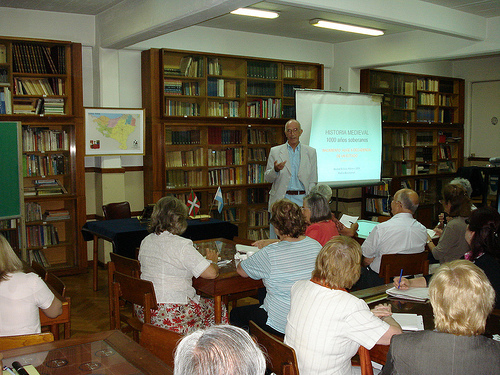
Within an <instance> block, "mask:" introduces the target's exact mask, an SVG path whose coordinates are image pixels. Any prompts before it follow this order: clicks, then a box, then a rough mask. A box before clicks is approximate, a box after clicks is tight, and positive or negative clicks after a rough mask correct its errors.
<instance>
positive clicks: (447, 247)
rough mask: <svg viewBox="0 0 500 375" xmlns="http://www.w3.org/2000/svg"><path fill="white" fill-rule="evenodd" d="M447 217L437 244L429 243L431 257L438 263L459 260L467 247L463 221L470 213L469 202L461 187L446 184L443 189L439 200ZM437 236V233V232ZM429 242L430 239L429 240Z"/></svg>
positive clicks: (465, 225)
mask: <svg viewBox="0 0 500 375" xmlns="http://www.w3.org/2000/svg"><path fill="white" fill-rule="evenodd" d="M441 204H442V205H443V209H444V212H445V213H446V214H447V215H448V216H447V222H448V223H447V225H446V226H445V227H444V229H443V232H442V234H441V235H440V237H439V242H438V244H437V245H434V243H433V242H432V241H429V245H428V246H429V249H430V250H431V251H432V255H433V257H434V258H435V259H436V260H438V261H439V262H440V263H445V262H450V261H452V260H455V259H460V257H462V256H463V255H464V254H465V253H466V252H467V251H468V250H469V247H468V245H467V242H465V237H464V233H465V228H466V227H467V224H466V223H465V220H467V218H468V217H469V215H470V213H471V200H470V198H469V196H468V195H467V192H466V191H465V189H464V188H463V186H462V185H457V184H448V185H446V186H445V187H444V189H443V199H442V200H441ZM437 233H438V234H439V231H438V232H437ZM429 240H430V238H429Z"/></svg>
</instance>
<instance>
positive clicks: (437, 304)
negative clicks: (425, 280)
mask: <svg viewBox="0 0 500 375" xmlns="http://www.w3.org/2000/svg"><path fill="white" fill-rule="evenodd" d="M429 296H430V302H431V305H432V309H433V312H434V325H435V330H434V331H420V332H414V333H405V334H403V335H399V336H395V337H393V338H392V340H391V347H390V349H389V354H388V355H387V363H386V364H385V366H384V368H383V370H382V374H384V375H388V374H405V375H420V374H421V375H427V374H443V375H447V374H450V375H451V374H453V375H470V374H498V373H499V370H500V342H498V341H494V340H492V339H489V338H487V337H485V336H481V334H482V333H484V331H485V326H486V318H487V317H488V315H489V314H490V313H491V311H492V310H493V305H494V303H495V291H494V290H493V287H492V286H491V283H490V282H489V280H488V278H487V277H486V275H485V274H484V272H483V271H482V270H481V269H480V268H479V267H477V266H476V265H474V264H473V263H471V262H470V261H468V260H455V261H453V262H450V263H445V264H443V265H441V267H440V268H439V269H438V270H437V272H436V273H435V275H434V276H433V277H432V279H431V282H430V285H429Z"/></svg>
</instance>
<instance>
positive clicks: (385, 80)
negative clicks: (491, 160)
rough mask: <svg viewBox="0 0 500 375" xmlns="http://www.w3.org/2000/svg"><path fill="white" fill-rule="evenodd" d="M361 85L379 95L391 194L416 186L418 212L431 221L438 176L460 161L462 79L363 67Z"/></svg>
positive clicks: (448, 176)
mask: <svg viewBox="0 0 500 375" xmlns="http://www.w3.org/2000/svg"><path fill="white" fill-rule="evenodd" d="M361 91H362V92H370V93H378V94H382V95H383V101H382V120H383V125H382V126H383V146H382V176H383V177H386V178H392V182H391V188H390V192H391V194H394V193H395V192H396V191H397V190H398V189H399V188H401V187H409V188H411V189H414V190H416V191H417V192H418V193H419V196H420V208H419V211H418V212H417V215H420V216H421V218H422V220H425V221H426V222H425V223H424V224H425V225H428V226H429V227H430V226H431V225H433V224H434V223H435V220H437V219H436V218H437V213H438V212H439V210H441V207H440V205H439V203H438V200H439V199H440V191H441V187H442V186H443V181H448V180H450V179H451V178H452V177H453V176H454V174H455V173H456V171H457V169H458V168H459V167H461V166H462V165H463V152H464V146H463V145H464V141H463V137H464V130H463V125H464V80H463V79H459V78H449V77H439V76H430V75H420V74H412V73H402V72H390V71H383V70H376V69H365V70H362V71H361ZM365 213H366V212H365Z"/></svg>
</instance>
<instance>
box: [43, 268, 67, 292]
mask: <svg viewBox="0 0 500 375" xmlns="http://www.w3.org/2000/svg"><path fill="white" fill-rule="evenodd" d="M45 282H46V283H47V284H49V285H50V286H51V287H52V289H54V290H55V291H56V292H57V293H59V294H60V295H61V297H64V295H65V294H66V285H64V283H63V282H62V280H61V279H60V278H58V277H57V276H56V275H54V274H53V273H52V272H47V276H46V278H45Z"/></svg>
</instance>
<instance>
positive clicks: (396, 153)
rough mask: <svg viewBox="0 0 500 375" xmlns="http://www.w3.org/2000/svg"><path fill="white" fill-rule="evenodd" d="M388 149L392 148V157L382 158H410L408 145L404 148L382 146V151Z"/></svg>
mask: <svg viewBox="0 0 500 375" xmlns="http://www.w3.org/2000/svg"><path fill="white" fill-rule="evenodd" d="M389 150H392V159H389V158H384V160H407V159H410V149H409V148H408V147H406V148H393V147H386V148H383V151H389ZM388 155H390V154H388Z"/></svg>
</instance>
